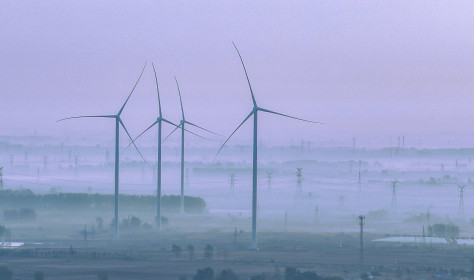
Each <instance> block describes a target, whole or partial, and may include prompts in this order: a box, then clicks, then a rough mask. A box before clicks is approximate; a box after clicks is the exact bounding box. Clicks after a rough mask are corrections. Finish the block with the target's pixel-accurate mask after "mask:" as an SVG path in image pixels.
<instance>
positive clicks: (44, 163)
mask: <svg viewBox="0 0 474 280" xmlns="http://www.w3.org/2000/svg"><path fill="white" fill-rule="evenodd" d="M43 168H44V170H45V171H46V170H47V169H48V156H43Z"/></svg>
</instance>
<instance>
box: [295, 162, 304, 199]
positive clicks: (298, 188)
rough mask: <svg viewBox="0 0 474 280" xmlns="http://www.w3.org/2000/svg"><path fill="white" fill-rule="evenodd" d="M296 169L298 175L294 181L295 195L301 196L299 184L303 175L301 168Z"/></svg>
mask: <svg viewBox="0 0 474 280" xmlns="http://www.w3.org/2000/svg"><path fill="white" fill-rule="evenodd" d="M296 170H297V173H296V176H297V177H298V180H297V181H296V196H299V197H301V196H303V186H302V184H301V177H302V176H303V175H302V174H301V170H303V168H296Z"/></svg>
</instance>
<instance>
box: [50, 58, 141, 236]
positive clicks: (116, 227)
mask: <svg viewBox="0 0 474 280" xmlns="http://www.w3.org/2000/svg"><path fill="white" fill-rule="evenodd" d="M145 67H146V62H145V65H144V66H143V69H142V72H141V73H140V76H139V77H138V80H137V82H136V83H135V85H134V86H133V88H132V91H131V92H130V94H129V95H128V97H127V99H126V100H125V103H123V105H122V107H121V108H120V110H119V111H118V113H117V114H115V115H93V116H77V117H69V118H64V119H60V120H58V122H59V121H63V120H68V119H78V118H111V119H115V209H114V233H115V240H118V239H119V221H118V198H119V130H120V126H122V127H123V130H125V132H126V133H127V135H128V137H129V138H130V140H131V141H132V143H133V140H132V137H131V136H130V133H129V132H128V130H127V128H126V127H125V125H124V123H123V121H122V119H121V118H120V115H121V114H122V111H123V109H124V108H125V105H127V102H128V100H129V99H130V96H132V93H133V91H134V90H135V88H136V87H137V85H138V82H139V81H140V79H141V77H142V75H143V71H145ZM133 145H134V146H135V149H136V150H137V151H138V153H139V154H140V156H141V157H142V159H143V160H144V161H145V158H143V155H142V154H141V153H140V151H139V150H138V147H137V146H136V145H135V143H133ZM145 163H146V161H145ZM147 164H148V163H147Z"/></svg>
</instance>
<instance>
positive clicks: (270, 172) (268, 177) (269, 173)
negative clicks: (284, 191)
mask: <svg viewBox="0 0 474 280" xmlns="http://www.w3.org/2000/svg"><path fill="white" fill-rule="evenodd" d="M272 174H273V171H267V190H268V191H271V190H272Z"/></svg>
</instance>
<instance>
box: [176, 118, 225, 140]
mask: <svg viewBox="0 0 474 280" xmlns="http://www.w3.org/2000/svg"><path fill="white" fill-rule="evenodd" d="M185 122H186V123H187V124H189V125H192V126H195V127H197V128H200V129H202V130H204V131H207V132H209V133H212V134H215V135H218V136H223V135H220V134H218V133H215V132H213V131H210V130H207V129H205V128H204V127H200V126H199V125H196V124H193V123H192V122H188V121H185Z"/></svg>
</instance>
